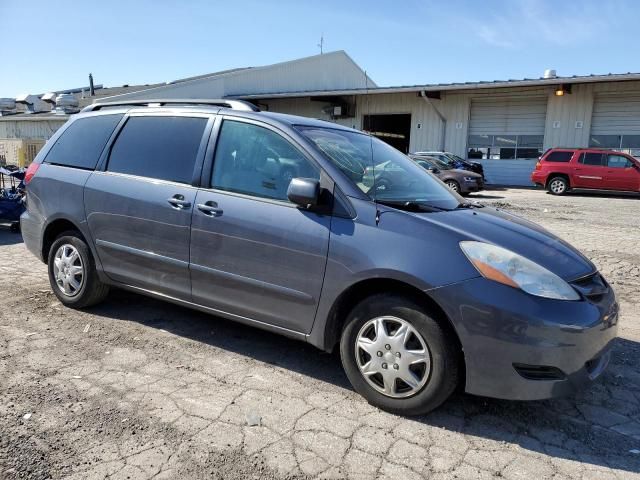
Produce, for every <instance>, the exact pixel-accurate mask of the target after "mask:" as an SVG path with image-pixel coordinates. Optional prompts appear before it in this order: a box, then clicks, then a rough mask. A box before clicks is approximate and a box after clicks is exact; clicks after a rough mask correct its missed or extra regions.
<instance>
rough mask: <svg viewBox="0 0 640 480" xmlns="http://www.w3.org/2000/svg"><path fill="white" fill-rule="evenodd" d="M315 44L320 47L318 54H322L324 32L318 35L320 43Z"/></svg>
mask: <svg viewBox="0 0 640 480" xmlns="http://www.w3.org/2000/svg"><path fill="white" fill-rule="evenodd" d="M317 46H318V47H320V55H322V53H323V51H322V50H323V48H322V47H324V33H323V34H321V35H320V43H319V44H318V45H317Z"/></svg>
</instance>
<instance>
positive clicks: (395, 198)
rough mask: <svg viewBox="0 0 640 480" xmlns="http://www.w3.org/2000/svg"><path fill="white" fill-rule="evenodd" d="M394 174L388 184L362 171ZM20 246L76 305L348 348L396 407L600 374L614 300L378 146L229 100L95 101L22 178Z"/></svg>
mask: <svg viewBox="0 0 640 480" xmlns="http://www.w3.org/2000/svg"><path fill="white" fill-rule="evenodd" d="M383 163H385V164H387V165H390V166H391V165H393V169H394V172H395V173H396V174H395V175H394V176H393V177H392V181H389V180H388V179H387V181H385V182H381V183H377V181H376V178H377V176H376V175H375V174H373V175H371V174H368V175H365V173H367V172H370V171H371V169H375V166H376V165H380V164H383ZM26 183H27V195H26V198H27V200H26V202H27V211H26V212H25V213H24V215H23V216H22V219H21V227H22V232H23V236H24V241H25V243H26V245H27V247H28V248H29V250H30V251H31V252H33V253H34V254H35V255H36V256H38V257H39V258H40V259H41V260H42V261H43V262H46V263H47V264H48V272H49V280H50V283H51V288H52V290H53V292H54V293H55V295H56V296H57V297H58V299H59V300H60V301H61V302H62V303H63V304H64V305H66V306H68V307H71V308H85V307H89V306H91V305H95V304H96V303H98V302H100V301H102V300H103V299H104V298H105V297H106V296H107V293H108V291H109V288H111V287H117V288H124V289H128V290H132V291H134V292H139V293H141V294H144V295H150V296H153V297H156V298H159V299H162V300H166V301H169V302H173V303H176V304H179V305H183V306H186V307H190V308H195V309H198V310H202V311H204V312H209V313H211V314H214V315H217V316H220V317H225V318H228V319H231V320H235V321H238V322H242V323H246V324H249V325H254V326H256V327H259V328H263V329H266V330H270V331H272V332H277V333H280V334H283V335H287V336H289V337H291V338H296V339H299V340H303V341H306V342H309V343H311V344H312V345H315V346H316V347H318V348H321V349H323V350H326V351H332V350H334V349H336V348H338V349H339V351H340V355H341V359H342V364H343V366H344V369H345V371H346V374H347V376H348V378H349V380H350V381H351V383H352V385H353V388H354V389H355V390H356V391H358V392H359V393H360V394H362V395H363V396H364V397H365V398H366V399H367V400H368V401H369V402H370V403H371V404H373V405H376V406H378V407H380V408H382V409H385V410H388V411H390V412H395V413H398V414H406V415H412V414H421V413H425V412H427V411H429V410H432V409H434V408H435V407H437V406H438V405H440V404H441V403H442V402H443V401H445V400H446V399H447V397H449V396H450V394H451V393H452V392H453V391H454V389H456V388H457V387H460V388H461V389H463V390H465V391H467V392H469V393H472V394H476V395H484V396H489V397H496V398H504V399H518V400H533V399H543V398H549V397H554V396H557V395H561V394H566V393H570V392H572V391H574V390H575V389H577V388H579V387H581V386H584V385H585V384H588V383H589V382H591V381H593V380H594V379H596V378H597V377H598V376H599V375H600V374H601V373H602V372H603V370H604V369H605V367H606V365H607V363H608V360H609V355H610V354H609V350H610V346H611V343H612V340H613V339H614V337H615V335H616V330H617V319H618V305H617V303H616V300H615V296H614V292H613V290H612V288H611V287H610V286H609V284H608V283H607V282H606V280H605V279H604V278H603V277H602V276H601V275H600V274H599V273H598V271H597V269H596V268H595V267H594V265H593V264H592V263H591V262H590V261H589V260H588V259H587V258H585V257H584V256H583V255H582V254H580V252H578V251H577V250H576V249H574V248H573V247H571V246H570V245H569V244H567V243H565V242H564V241H562V240H561V239H559V238H557V237H556V236H554V235H553V234H551V233H549V232H547V231H546V230H544V229H543V228H541V227H539V226H537V225H535V224H533V223H531V222H528V221H526V220H524V219H522V218H520V217H517V216H514V215H511V214H509V213H506V212H503V211H501V210H498V209H495V208H489V207H486V206H485V207H483V206H482V205H479V204H475V203H467V202H466V201H465V200H464V199H463V198H462V197H460V196H459V195H457V194H456V193H454V192H452V191H451V190H450V189H449V188H447V187H446V186H445V185H444V184H443V183H442V182H441V181H439V180H438V179H437V178H435V177H434V176H432V175H431V174H429V173H428V172H427V171H425V170H424V169H423V168H422V167H420V166H419V165H417V164H416V163H415V162H413V161H412V160H410V159H409V158H408V157H406V156H405V155H403V154H402V153H400V152H399V151H397V150H395V149H393V148H391V147H390V146H388V145H387V144H385V143H383V142H382V141H380V140H378V139H376V138H375V137H372V136H369V135H366V134H364V133H362V132H359V131H356V130H352V129H349V128H345V127H342V126H340V125H337V124H334V123H329V122H324V121H319V120H313V119H310V118H303V117H296V116H289V115H282V114H276V113H269V112H260V111H258V109H257V108H256V107H254V106H253V105H251V104H249V103H244V102H241V101H235V100H220V101H214V100H209V101H195V100H175V101H169V100H158V101H154V100H150V101H143V102H120V103H103V104H93V105H91V106H89V107H87V108H85V109H84V110H83V112H81V113H80V114H78V115H75V116H73V117H72V118H71V119H70V120H69V121H68V122H67V124H66V125H65V126H63V127H62V128H61V129H60V130H58V132H56V134H55V135H54V137H53V138H52V139H51V140H50V141H49V142H48V143H47V144H46V146H45V147H44V148H43V149H42V151H41V152H40V153H39V154H38V156H37V158H36V159H35V161H34V163H32V164H31V165H30V167H29V169H28V172H27V175H26Z"/></svg>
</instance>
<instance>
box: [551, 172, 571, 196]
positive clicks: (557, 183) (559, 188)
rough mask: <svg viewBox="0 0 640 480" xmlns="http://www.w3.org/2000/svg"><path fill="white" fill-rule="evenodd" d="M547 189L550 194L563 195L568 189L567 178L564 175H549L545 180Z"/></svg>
mask: <svg viewBox="0 0 640 480" xmlns="http://www.w3.org/2000/svg"><path fill="white" fill-rule="evenodd" d="M547 191H548V192H549V193H550V194H551V195H564V194H565V193H567V191H569V180H567V179H566V178H565V177H559V176H558V177H551V178H550V179H549V181H548V182H547Z"/></svg>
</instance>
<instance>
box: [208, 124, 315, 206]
mask: <svg viewBox="0 0 640 480" xmlns="http://www.w3.org/2000/svg"><path fill="white" fill-rule="evenodd" d="M296 177H303V178H315V179H320V171H319V170H318V168H317V167H315V166H314V165H313V164H311V163H310V162H309V160H307V159H306V158H305V157H304V155H302V153H300V152H299V151H298V150H297V149H296V148H295V147H294V146H293V145H291V144H290V143H289V142H288V141H287V140H285V139H284V138H283V137H281V136H280V135H278V134H277V133H275V132H273V131H271V130H269V129H267V128H263V127H259V126H257V125H252V124H249V123H241V122H233V121H229V120H226V121H225V122H224V123H223V124H222V129H221V131H220V138H219V140H218V145H217V147H216V155H215V160H214V164H213V177H212V179H211V186H212V187H213V188H217V189H220V190H226V191H230V192H238V193H245V194H247V195H253V196H256V197H263V198H272V199H276V200H287V189H288V188H289V183H290V182H291V179H293V178H296ZM287 201H288V200H287Z"/></svg>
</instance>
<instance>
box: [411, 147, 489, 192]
mask: <svg viewBox="0 0 640 480" xmlns="http://www.w3.org/2000/svg"><path fill="white" fill-rule="evenodd" d="M409 158H411V159H413V160H414V161H415V162H416V163H417V164H418V165H420V166H421V167H422V168H424V169H426V170H428V171H430V172H431V173H433V174H434V175H435V176H436V177H438V178H439V179H440V180H442V181H443V182H444V183H445V185H446V186H447V187H449V188H450V189H451V190H453V191H454V192H457V193H459V194H461V195H467V194H469V193H473V192H479V191H481V190H484V181H483V180H482V175H480V174H478V173H474V172H469V171H467V170H459V169H457V168H453V167H451V166H450V165H449V164H447V163H445V162H441V161H440V160H438V159H436V158H433V157H427V156H418V155H409Z"/></svg>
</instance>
